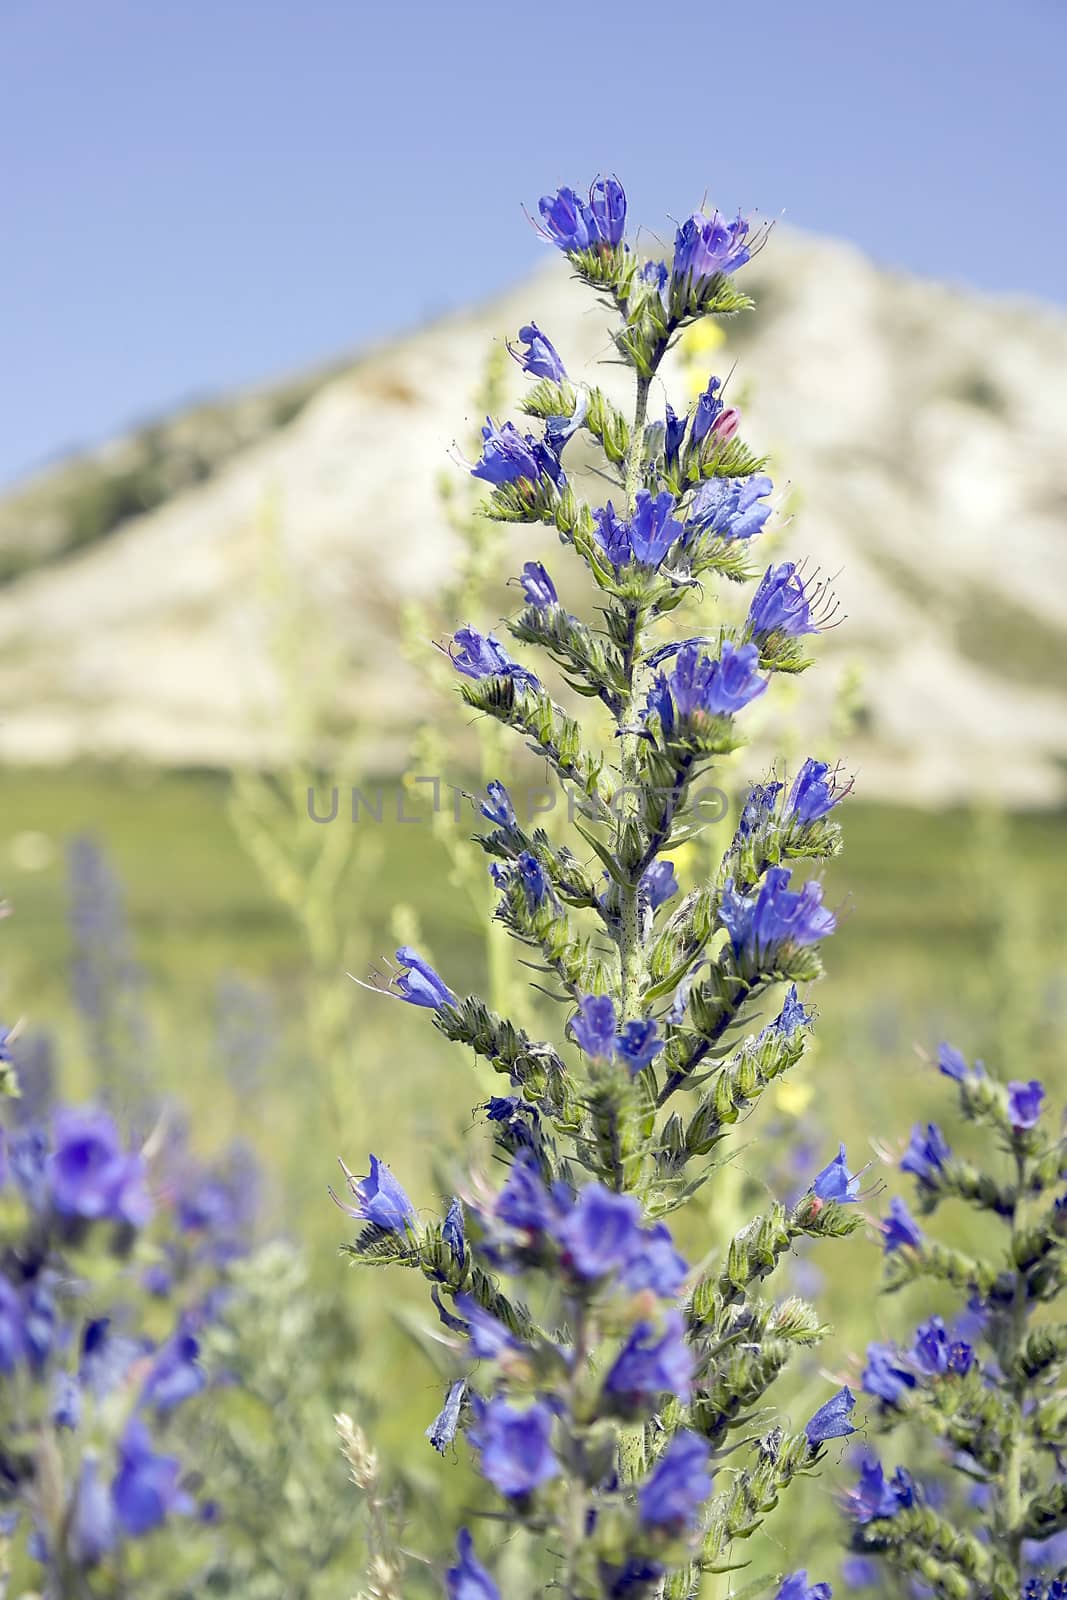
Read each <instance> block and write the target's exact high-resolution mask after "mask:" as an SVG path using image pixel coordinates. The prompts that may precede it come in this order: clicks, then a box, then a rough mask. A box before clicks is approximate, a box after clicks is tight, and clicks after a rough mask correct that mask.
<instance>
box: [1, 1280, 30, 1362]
mask: <svg viewBox="0 0 1067 1600" xmlns="http://www.w3.org/2000/svg"><path fill="white" fill-rule="evenodd" d="M25 1353H26V1334H25V1329H24V1327H23V1321H22V1301H21V1299H20V1297H19V1293H18V1290H17V1289H16V1288H15V1287H14V1285H13V1284H11V1283H9V1282H8V1280H7V1279H6V1278H5V1277H4V1275H3V1273H0V1374H6V1373H10V1372H14V1370H15V1367H16V1365H17V1364H18V1362H19V1361H21V1360H22V1358H23V1356H24V1355H25Z"/></svg>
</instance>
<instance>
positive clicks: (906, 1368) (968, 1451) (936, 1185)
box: [848, 1045, 1067, 1600]
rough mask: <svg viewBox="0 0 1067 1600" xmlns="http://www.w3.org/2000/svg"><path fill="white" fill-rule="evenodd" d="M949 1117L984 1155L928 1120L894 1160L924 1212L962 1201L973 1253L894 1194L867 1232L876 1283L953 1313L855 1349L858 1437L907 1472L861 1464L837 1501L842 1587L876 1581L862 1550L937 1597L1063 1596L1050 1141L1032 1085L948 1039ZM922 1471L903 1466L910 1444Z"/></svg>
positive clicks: (1056, 1190)
mask: <svg viewBox="0 0 1067 1600" xmlns="http://www.w3.org/2000/svg"><path fill="white" fill-rule="evenodd" d="M938 1065H939V1068H940V1071H941V1073H942V1074H943V1075H944V1076H945V1077H947V1078H948V1079H950V1080H951V1081H952V1082H953V1083H954V1084H955V1086H956V1092H957V1096H958V1102H959V1111H960V1118H961V1121H962V1122H964V1123H972V1124H977V1125H978V1127H979V1128H980V1129H981V1130H982V1132H983V1133H984V1135H985V1136H986V1139H987V1141H988V1145H989V1148H988V1150H987V1151H986V1152H984V1153H983V1156H982V1159H981V1161H980V1162H977V1163H976V1162H975V1161H973V1160H971V1159H969V1157H968V1156H966V1155H965V1154H961V1153H960V1152H959V1151H958V1150H956V1149H954V1148H953V1145H952V1144H950V1142H949V1140H948V1139H947V1138H946V1136H945V1134H944V1132H943V1131H942V1129H941V1128H940V1127H939V1126H938V1124H937V1123H927V1124H926V1125H921V1124H920V1125H919V1126H917V1127H916V1128H915V1129H913V1131H912V1135H911V1139H910V1141H909V1143H908V1146H907V1149H906V1150H905V1152H904V1155H903V1157H902V1158H901V1161H900V1167H901V1170H902V1171H904V1172H906V1173H909V1174H911V1175H912V1177H913V1178H914V1180H915V1183H916V1186H917V1190H918V1207H917V1209H918V1210H919V1212H920V1215H922V1216H924V1217H925V1216H929V1215H931V1214H932V1213H933V1212H935V1211H936V1210H937V1209H938V1208H939V1207H940V1206H941V1205H942V1204H943V1203H944V1202H946V1201H953V1200H957V1201H962V1202H963V1203H964V1204H965V1205H967V1206H969V1207H971V1208H973V1210H974V1211H975V1212H976V1213H977V1215H978V1218H979V1219H980V1224H981V1232H980V1233H979V1235H978V1236H979V1237H984V1238H985V1240H986V1248H985V1249H983V1250H981V1251H980V1252H979V1253H977V1254H974V1255H970V1254H967V1253H966V1252H964V1251H962V1250H958V1249H954V1248H948V1247H946V1246H945V1245H943V1244H941V1243H939V1242H938V1241H937V1240H936V1239H934V1238H932V1237H930V1235H929V1234H928V1233H927V1231H926V1229H925V1228H924V1227H923V1226H922V1225H921V1224H920V1223H919V1222H918V1221H916V1220H915V1218H914V1217H913V1216H912V1214H911V1212H910V1211H909V1210H908V1208H907V1206H906V1205H905V1203H904V1201H903V1200H901V1199H900V1198H899V1197H894V1199H893V1200H891V1202H890V1206H889V1213H888V1216H887V1217H886V1219H885V1221H884V1223H883V1225H882V1231H883V1237H884V1248H885V1261H886V1288H887V1289H890V1290H897V1289H900V1288H902V1287H904V1286H905V1285H909V1284H912V1283H916V1282H919V1281H924V1282H926V1283H930V1284H933V1285H938V1286H941V1287H942V1288H944V1287H947V1288H948V1289H949V1290H950V1291H954V1292H955V1293H956V1294H957V1295H958V1296H959V1297H960V1298H961V1299H962V1300H963V1302H964V1305H963V1306H962V1307H961V1309H960V1313H959V1315H958V1316H957V1317H956V1318H954V1319H953V1320H951V1321H949V1322H948V1323H946V1321H945V1319H944V1317H942V1316H940V1315H933V1316H931V1317H929V1318H928V1319H927V1320H926V1321H925V1322H923V1323H922V1324H921V1325H920V1326H919V1327H918V1328H917V1330H916V1332H915V1335H914V1338H913V1339H912V1341H911V1342H910V1344H909V1345H906V1346H905V1345H900V1344H896V1343H874V1344H871V1345H870V1346H868V1349H867V1360H866V1366H865V1367H864V1371H863V1377H862V1385H863V1388H864V1390H865V1391H866V1392H867V1394H868V1395H869V1396H870V1397H871V1401H872V1406H873V1411H872V1414H871V1417H870V1421H871V1425H872V1427H874V1428H876V1429H878V1430H880V1431H882V1432H884V1433H885V1434H887V1435H888V1434H896V1433H898V1432H899V1433H900V1435H901V1440H902V1441H907V1443H906V1444H905V1450H906V1454H907V1459H908V1462H909V1465H908V1466H903V1465H902V1466H898V1467H896V1468H895V1469H891V1470H889V1471H887V1470H886V1467H885V1465H884V1463H883V1461H882V1459H881V1457H880V1456H879V1455H878V1454H876V1453H871V1454H870V1455H869V1456H868V1457H867V1458H866V1459H865V1460H864V1461H863V1463H862V1465H861V1468H860V1476H859V1482H858V1484H857V1486H856V1487H855V1489H854V1490H853V1491H852V1493H851V1494H850V1496H849V1510H850V1513H851V1520H852V1525H853V1547H854V1550H855V1552H856V1555H855V1558H854V1560H853V1561H852V1563H851V1565H850V1568H849V1569H848V1570H849V1571H850V1573H851V1576H852V1577H853V1579H854V1580H857V1581H859V1582H866V1583H869V1582H871V1581H877V1569H876V1567H875V1566H874V1565H873V1564H872V1562H871V1561H870V1559H869V1558H870V1556H871V1555H877V1556H878V1557H881V1558H883V1560H884V1561H885V1563H886V1564H887V1566H888V1568H889V1569H890V1571H891V1572H895V1573H896V1574H898V1575H902V1576H904V1577H905V1578H911V1579H913V1580H917V1581H918V1582H919V1583H921V1584H922V1585H924V1587H925V1592H926V1593H933V1594H935V1595H939V1596H944V1597H945V1600H971V1597H972V1596H978V1595H982V1596H985V1595H988V1596H991V1597H993V1600H1020V1597H1022V1600H1063V1596H1064V1594H1065V1593H1067V1473H1065V1468H1064V1444H1065V1439H1067V1387H1065V1384H1064V1372H1065V1363H1067V1326H1065V1325H1064V1323H1063V1321H1062V1317H1063V1291H1064V1287H1065V1285H1067V1251H1065V1249H1064V1241H1065V1239H1067V1193H1065V1191H1064V1180H1065V1178H1067V1134H1065V1132H1064V1120H1063V1118H1062V1117H1061V1118H1060V1121H1059V1125H1058V1127H1057V1126H1055V1125H1054V1124H1053V1119H1052V1116H1051V1114H1050V1110H1049V1108H1048V1107H1046V1106H1045V1104H1044V1101H1045V1098H1046V1097H1045V1090H1044V1087H1043V1085H1042V1084H1041V1083H1040V1082H1038V1081H1037V1080H1036V1079H1032V1080H1029V1081H1023V1080H1014V1081H1011V1082H1008V1083H1002V1082H999V1081H998V1080H997V1079H995V1078H994V1077H993V1076H992V1075H991V1074H990V1073H988V1072H987V1071H986V1070H985V1068H984V1067H983V1066H982V1064H981V1062H976V1063H975V1064H974V1065H973V1066H970V1065H968V1063H967V1061H966V1060H965V1059H964V1057H963V1056H962V1055H961V1054H960V1052H959V1051H958V1050H955V1049H954V1048H952V1047H951V1046H950V1045H942V1047H941V1050H940V1052H939V1054H938ZM924 1434H925V1435H926V1436H927V1437H928V1438H929V1439H930V1440H932V1441H933V1442H934V1446H935V1452H936V1459H937V1460H938V1462H939V1467H938V1469H937V1470H935V1471H934V1472H933V1473H932V1474H931V1477H930V1480H929V1481H927V1482H924V1481H923V1478H922V1475H921V1474H920V1473H918V1472H917V1471H915V1470H910V1469H914V1465H915V1452H916V1447H917V1446H920V1447H921V1441H922V1437H923V1435H924Z"/></svg>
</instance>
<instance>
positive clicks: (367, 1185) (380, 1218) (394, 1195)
mask: <svg viewBox="0 0 1067 1600" xmlns="http://www.w3.org/2000/svg"><path fill="white" fill-rule="evenodd" d="M369 1160H370V1174H369V1176H367V1177H366V1178H360V1179H358V1180H357V1179H354V1178H353V1177H352V1175H351V1173H349V1172H348V1169H347V1168H345V1176H346V1177H347V1178H348V1187H349V1189H350V1190H351V1191H352V1193H353V1194H354V1195H355V1197H356V1199H357V1200H358V1202H359V1204H358V1206H345V1207H344V1208H343V1209H344V1210H345V1211H347V1212H348V1214H349V1216H350V1217H355V1218H356V1219H357V1221H359V1222H366V1223H369V1224H370V1226H371V1227H373V1228H381V1230H382V1231H383V1233H406V1232H407V1230H408V1228H410V1227H412V1226H413V1225H414V1223H415V1220H416V1218H415V1207H414V1206H413V1205H412V1203H411V1201H410V1200H409V1199H408V1197H407V1195H406V1194H405V1193H404V1191H403V1189H402V1188H401V1187H400V1185H399V1183H397V1181H396V1179H395V1178H394V1177H393V1174H392V1173H391V1172H390V1171H389V1168H388V1167H387V1166H386V1165H385V1163H384V1162H383V1161H379V1160H378V1157H377V1156H371V1157H369Z"/></svg>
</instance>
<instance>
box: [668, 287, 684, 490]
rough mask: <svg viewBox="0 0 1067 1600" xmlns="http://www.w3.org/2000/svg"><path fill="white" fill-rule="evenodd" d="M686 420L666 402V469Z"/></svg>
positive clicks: (674, 458)
mask: <svg viewBox="0 0 1067 1600" xmlns="http://www.w3.org/2000/svg"><path fill="white" fill-rule="evenodd" d="M664 271H666V269H664ZM688 420H689V419H688V418H687V417H684V416H683V417H677V416H675V414H674V408H673V407H672V405H671V404H670V402H669V401H668V402H667V420H666V422H665V423H664V425H663V454H664V459H665V462H666V465H667V467H668V468H670V467H673V466H674V465H675V464H676V463H677V461H678V457H679V454H680V452H681V448H682V440H683V439H684V438H685V430H686V425H687V423H688Z"/></svg>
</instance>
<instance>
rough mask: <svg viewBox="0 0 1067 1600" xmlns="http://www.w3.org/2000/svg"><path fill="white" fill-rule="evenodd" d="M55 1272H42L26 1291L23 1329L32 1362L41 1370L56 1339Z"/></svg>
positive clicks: (35, 1367)
mask: <svg viewBox="0 0 1067 1600" xmlns="http://www.w3.org/2000/svg"><path fill="white" fill-rule="evenodd" d="M52 1281H53V1280H52V1275H51V1274H44V1273H42V1274H41V1276H40V1277H38V1278H36V1279H35V1280H34V1282H33V1283H32V1284H31V1285H30V1287H29V1288H28V1289H27V1290H26V1291H25V1303H24V1307H23V1322H22V1330H23V1337H24V1339H25V1341H26V1355H27V1357H28V1359H29V1362H30V1365H31V1366H32V1367H33V1368H34V1369H35V1371H37V1372H38V1373H40V1372H41V1370H42V1369H43V1367H44V1365H45V1363H46V1362H47V1360H48V1358H49V1356H50V1355H51V1354H52V1348H53V1345H54V1344H55V1338H56V1302H55V1298H54V1296H53V1293H52Z"/></svg>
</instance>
